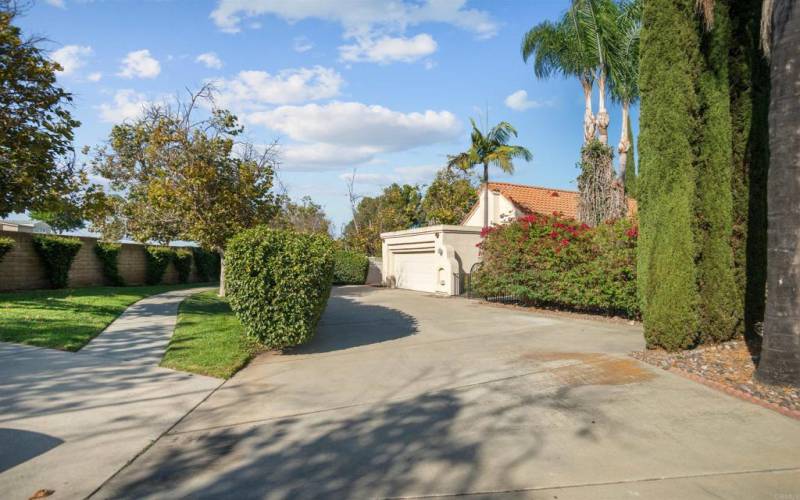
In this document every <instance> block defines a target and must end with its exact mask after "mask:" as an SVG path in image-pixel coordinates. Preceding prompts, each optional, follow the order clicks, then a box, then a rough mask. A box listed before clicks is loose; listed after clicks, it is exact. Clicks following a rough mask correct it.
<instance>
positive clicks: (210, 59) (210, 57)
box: [194, 52, 222, 69]
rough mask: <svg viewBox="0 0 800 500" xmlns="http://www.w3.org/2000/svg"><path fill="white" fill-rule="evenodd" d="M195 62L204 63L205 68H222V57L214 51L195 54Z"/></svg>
mask: <svg viewBox="0 0 800 500" xmlns="http://www.w3.org/2000/svg"><path fill="white" fill-rule="evenodd" d="M194 61H195V62H198V63H201V64H204V65H205V66H206V68H211V69H220V68H222V59H220V58H219V57H218V56H217V54H215V53H214V52H204V53H202V54H200V55H199V56H197V58H195V60H194Z"/></svg>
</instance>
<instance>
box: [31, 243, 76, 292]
mask: <svg viewBox="0 0 800 500" xmlns="http://www.w3.org/2000/svg"><path fill="white" fill-rule="evenodd" d="M81 246H83V242H81V240H79V239H77V238H67V237H64V236H50V235H36V236H34V237H33V248H34V250H36V253H37V254H38V255H39V257H40V258H41V260H42V263H43V264H44V267H45V271H46V272H47V279H48V280H49V281H50V285H51V286H52V287H53V288H64V287H65V286H67V281H68V279H69V268H70V266H71V265H72V261H73V260H75V256H76V255H78V251H80V249H81Z"/></svg>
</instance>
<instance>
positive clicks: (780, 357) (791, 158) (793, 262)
mask: <svg viewBox="0 0 800 500" xmlns="http://www.w3.org/2000/svg"><path fill="white" fill-rule="evenodd" d="M761 22H762V24H761V26H762V28H763V30H762V32H763V34H764V41H765V43H764V48H765V52H767V53H768V54H769V55H770V80H771V90H770V105H769V146H770V165H769V177H768V179H767V191H768V192H769V197H768V200H767V208H768V209H767V226H768V227H769V231H768V233H767V303H766V311H765V314H764V341H763V345H762V347H761V359H760V361H759V363H758V370H757V372H756V378H758V379H759V380H761V381H763V382H766V383H771V384H782V385H794V386H800V297H799V296H798V290H800V269H798V264H797V263H798V262H800V225H799V224H798V221H799V220H800V111H798V102H800V65H798V64H797V47H798V46H800V5H798V4H797V2H795V1H793V0H765V2H764V10H763V14H762V19H761Z"/></svg>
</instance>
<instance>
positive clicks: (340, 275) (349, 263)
mask: <svg viewBox="0 0 800 500" xmlns="http://www.w3.org/2000/svg"><path fill="white" fill-rule="evenodd" d="M368 270H369V258H367V256H366V255H364V254H362V253H358V252H350V251H348V250H337V251H336V253H335V254H334V259H333V284H334V285H363V284H364V283H365V282H366V281H367V271H368Z"/></svg>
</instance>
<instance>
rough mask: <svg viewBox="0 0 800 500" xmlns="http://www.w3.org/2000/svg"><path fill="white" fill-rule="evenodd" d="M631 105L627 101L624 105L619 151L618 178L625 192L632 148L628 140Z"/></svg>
mask: <svg viewBox="0 0 800 500" xmlns="http://www.w3.org/2000/svg"><path fill="white" fill-rule="evenodd" d="M630 105H631V104H630V103H629V102H627V101H625V102H623V103H622V132H621V133H620V138H619V145H618V146H617V151H618V152H619V172H618V174H619V175H618V176H617V178H618V179H619V183H620V185H622V188H623V191H624V189H625V174H626V168H627V165H628V150H629V149H630V148H631V143H630V140H629V139H628V137H629V134H628V123H629V119H628V118H629V113H630Z"/></svg>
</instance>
